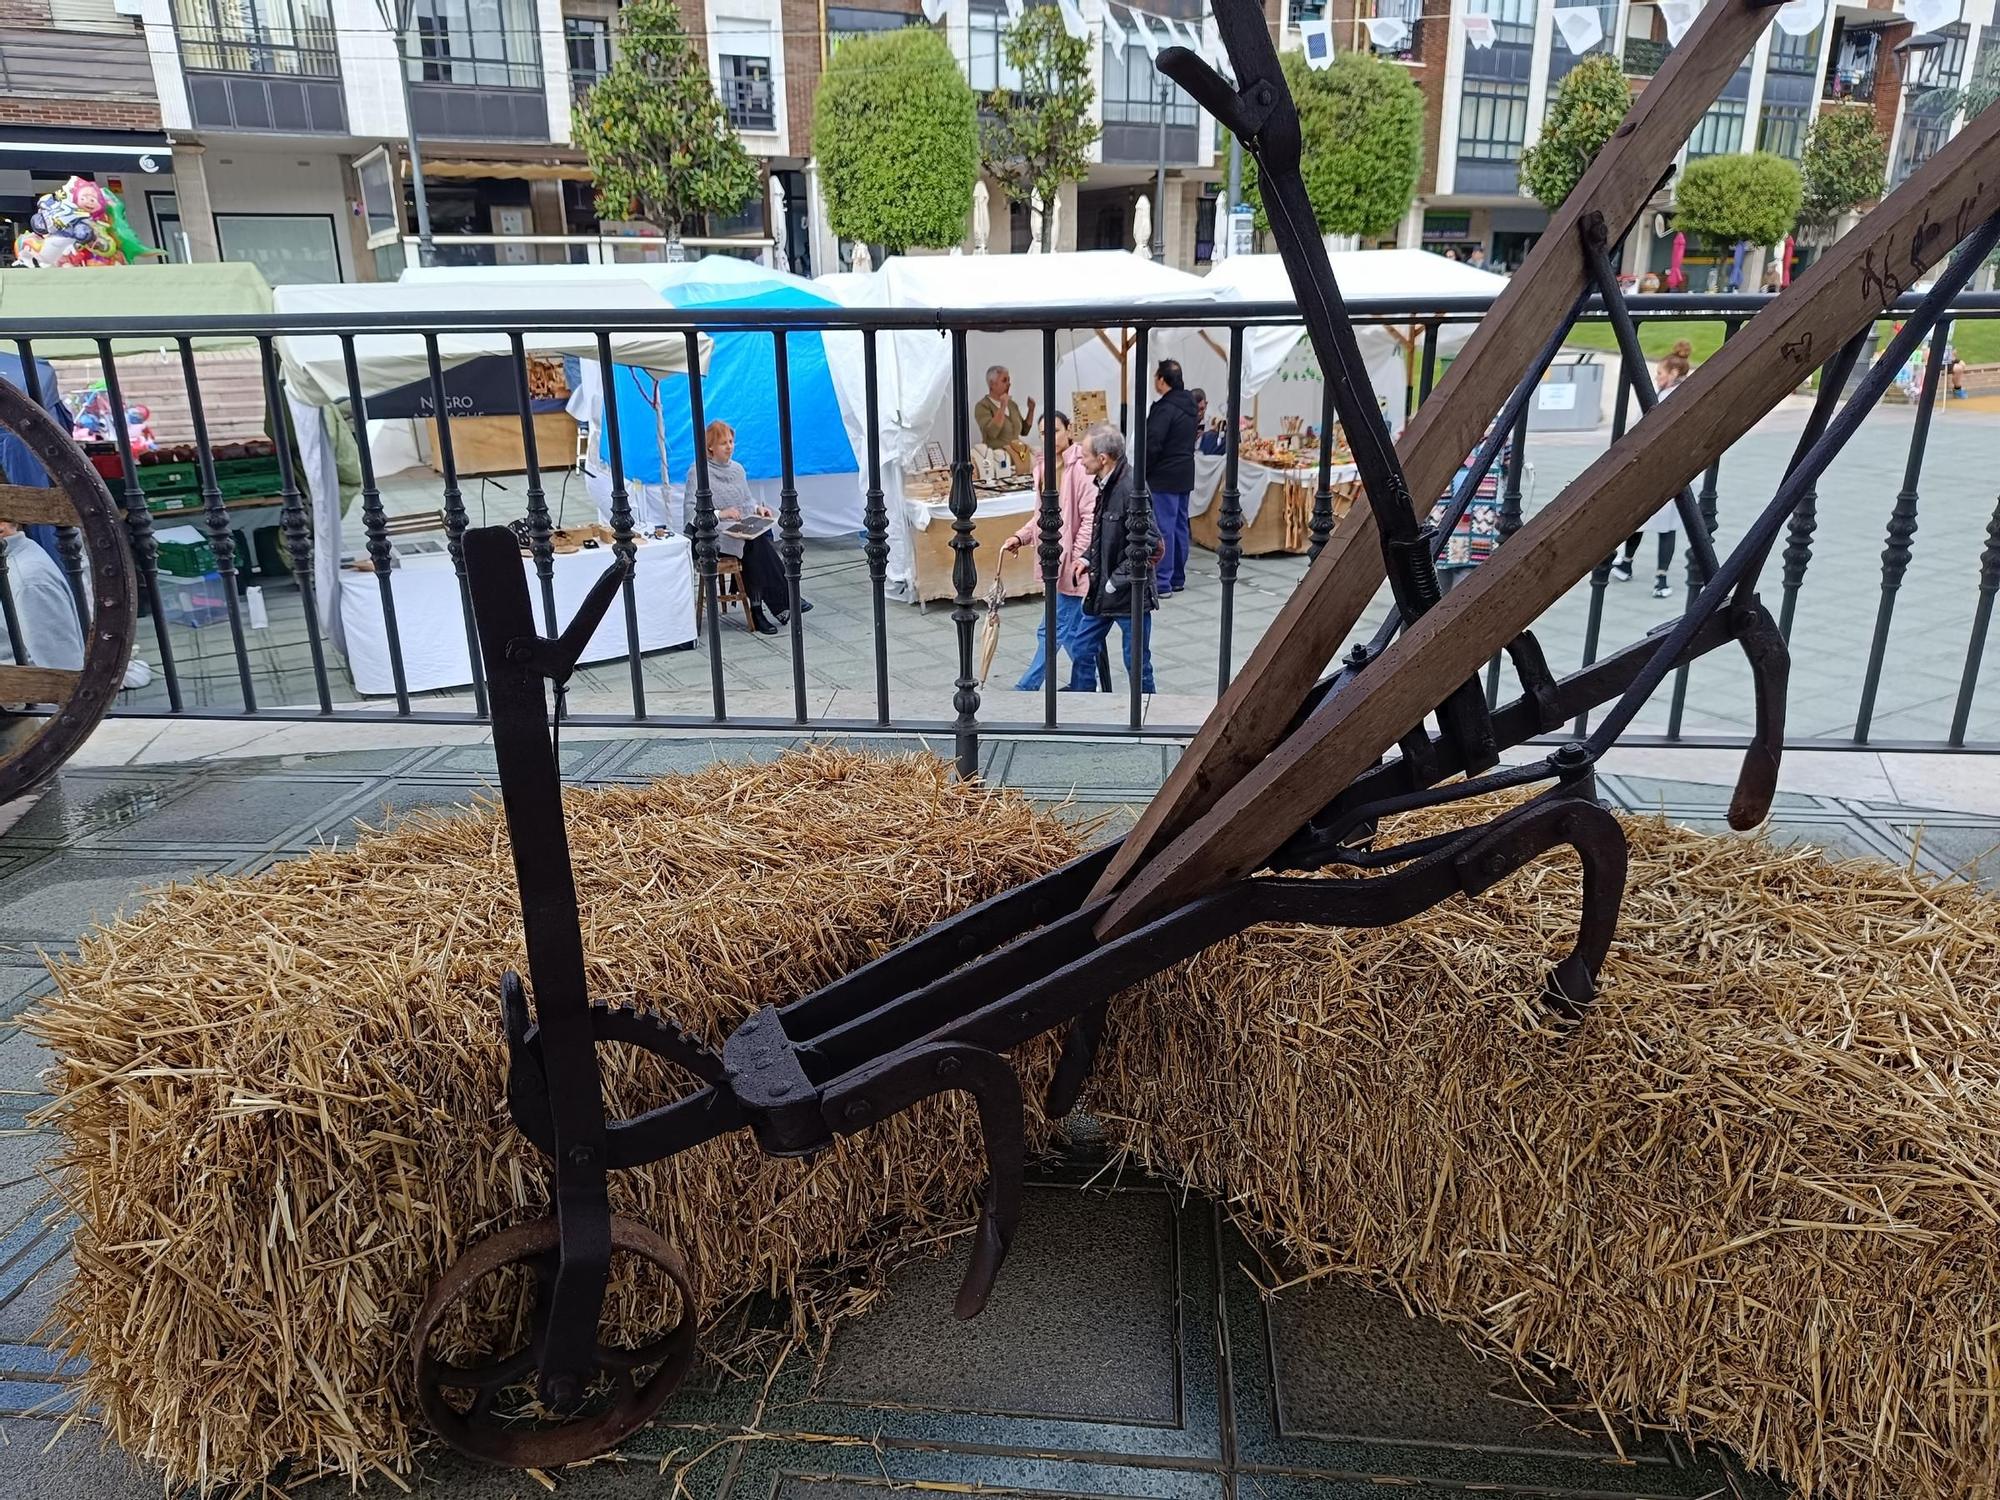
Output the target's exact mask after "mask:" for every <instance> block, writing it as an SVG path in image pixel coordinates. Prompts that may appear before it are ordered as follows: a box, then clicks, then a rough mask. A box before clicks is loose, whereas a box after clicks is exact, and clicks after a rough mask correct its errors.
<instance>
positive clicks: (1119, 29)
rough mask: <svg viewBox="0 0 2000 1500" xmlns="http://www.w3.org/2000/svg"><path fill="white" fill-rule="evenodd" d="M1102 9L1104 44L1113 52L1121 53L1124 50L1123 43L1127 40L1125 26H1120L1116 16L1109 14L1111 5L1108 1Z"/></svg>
mask: <svg viewBox="0 0 2000 1500" xmlns="http://www.w3.org/2000/svg"><path fill="white" fill-rule="evenodd" d="M1103 9H1104V45H1105V46H1107V47H1109V48H1110V49H1111V50H1112V51H1113V52H1118V53H1123V52H1124V50H1125V44H1126V40H1127V39H1126V36H1125V28H1124V27H1123V26H1120V25H1119V24H1118V18H1117V17H1116V16H1114V15H1112V14H1111V6H1110V4H1109V3H1108V0H1107V3H1106V4H1105V6H1104V7H1103Z"/></svg>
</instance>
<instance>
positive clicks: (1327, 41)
mask: <svg viewBox="0 0 2000 1500" xmlns="http://www.w3.org/2000/svg"><path fill="white" fill-rule="evenodd" d="M1299 44H1300V46H1302V47H1303V48H1304V49H1305V54H1306V66H1307V67H1309V68H1330V67H1332V66H1333V22H1331V21H1301V22H1299Z"/></svg>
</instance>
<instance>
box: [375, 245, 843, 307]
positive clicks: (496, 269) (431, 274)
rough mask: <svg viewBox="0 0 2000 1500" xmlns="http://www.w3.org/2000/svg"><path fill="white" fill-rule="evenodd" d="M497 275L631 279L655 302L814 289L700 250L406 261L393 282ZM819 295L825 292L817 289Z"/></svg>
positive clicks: (542, 282) (544, 280) (786, 275)
mask: <svg viewBox="0 0 2000 1500" xmlns="http://www.w3.org/2000/svg"><path fill="white" fill-rule="evenodd" d="M500 280H507V281H522V282H531V283H533V284H535V285H536V286H548V285H550V284H551V283H556V282H575V283H579V284H582V285H586V286H596V287H604V286H607V285H609V284H612V283H615V282H629V281H637V282H641V283H643V284H644V285H646V286H648V287H650V288H652V290H653V294H654V300H655V301H656V302H657V301H659V300H660V299H662V298H665V297H667V296H668V295H669V293H671V292H672V291H673V290H674V289H676V288H681V287H690V286H701V287H712V288H714V289H716V290H717V291H726V290H727V289H728V288H731V287H737V286H740V287H741V288H742V289H743V290H744V291H745V292H746V293H748V292H753V291H755V290H757V289H758V288H761V287H769V286H770V285H771V284H772V283H773V282H781V281H791V282H797V283H798V285H799V286H801V287H803V288H805V289H806V290H808V291H813V290H818V289H817V288H815V287H814V286H813V283H812V282H810V281H808V280H807V279H806V278H805V277H803V276H794V275H793V274H792V273H791V272H789V271H773V270H771V269H769V268H768V267H765V266H761V265H758V264H757V262H755V261H751V260H744V259H743V258H742V257H741V256H736V255H704V256H702V257H701V258H700V259H699V260H685V261H675V262H671V263H664V262H652V261H643V262H641V261H634V262H630V263H626V262H621V261H609V262H606V261H596V262H589V261H586V262H582V263H572V262H567V261H565V262H564V263H562V264H560V265H552V266H406V267H404V269H403V275H402V279H401V282H400V283H399V284H400V285H412V284H417V285H427V286H438V285H450V284H452V283H463V284H479V283H485V284H486V285H488V286H490V285H492V283H494V282H495V281H500ZM820 295H821V296H826V295H828V294H827V293H826V292H824V291H821V292H820ZM676 300H678V299H676Z"/></svg>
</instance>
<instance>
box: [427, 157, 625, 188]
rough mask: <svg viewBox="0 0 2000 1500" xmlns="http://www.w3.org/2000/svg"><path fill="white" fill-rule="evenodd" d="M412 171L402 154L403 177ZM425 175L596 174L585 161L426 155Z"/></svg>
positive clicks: (529, 177) (515, 178)
mask: <svg viewBox="0 0 2000 1500" xmlns="http://www.w3.org/2000/svg"><path fill="white" fill-rule="evenodd" d="M412 175H413V174H412V173H411V171H410V160H409V158H408V157H407V156H406V157H404V158H403V177H404V179H405V180H406V181H407V180H408V179H409V178H410V177H411V176H412ZM424 176H425V178H427V179H428V178H464V177H496V178H501V179H504V180H506V181H509V182H594V181H595V180H596V176H595V174H594V173H592V171H591V170H590V167H589V164H588V163H585V162H580V161H576V162H569V161H466V160H462V159H457V158H451V159H447V160H444V161H433V160H432V159H431V158H429V157H428V156H427V157H425V158H424Z"/></svg>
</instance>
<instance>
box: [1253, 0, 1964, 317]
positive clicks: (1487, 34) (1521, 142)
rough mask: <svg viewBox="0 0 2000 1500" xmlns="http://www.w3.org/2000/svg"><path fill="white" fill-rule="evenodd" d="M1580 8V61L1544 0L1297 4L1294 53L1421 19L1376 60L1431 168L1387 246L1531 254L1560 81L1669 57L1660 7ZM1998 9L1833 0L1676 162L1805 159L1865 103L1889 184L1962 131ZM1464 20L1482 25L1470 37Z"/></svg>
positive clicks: (1626, 258) (1631, 240)
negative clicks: (1584, 66)
mask: <svg viewBox="0 0 2000 1500" xmlns="http://www.w3.org/2000/svg"><path fill="white" fill-rule="evenodd" d="M1582 3H1583V4H1584V5H1585V6H1587V7H1588V8H1590V9H1593V10H1594V11H1595V12H1596V15H1597V28H1596V29H1598V30H1599V32H1600V35H1599V38H1598V40H1597V41H1596V42H1594V43H1593V44H1592V45H1591V46H1589V47H1587V48H1584V49H1582V50H1581V51H1575V50H1572V49H1571V48H1570V47H1569V46H1568V45H1567V44H1566V42H1565V41H1564V39H1563V36H1562V33H1561V30H1560V28H1558V27H1557V26H1556V24H1555V7H1554V6H1552V5H1549V4H1546V3H1543V4H1537V3H1535V0H1448V3H1445V4H1441V3H1440V0H1429V4H1428V5H1427V6H1425V7H1424V9H1423V11H1422V14H1421V16H1417V15H1416V14H1415V12H1414V10H1413V9H1411V8H1410V3H1409V0H1331V5H1330V7H1329V5H1328V0H1289V5H1290V8H1289V9H1288V11H1287V15H1286V30H1285V40H1286V44H1287V45H1297V38H1298V35H1299V32H1298V26H1299V23H1300V22H1301V21H1302V20H1308V21H1310V20H1317V19H1320V18H1322V17H1325V18H1328V19H1330V20H1331V21H1332V22H1333V28H1334V34H1335V37H1336V45H1337V46H1360V47H1365V46H1372V45H1373V43H1372V42H1371V40H1370V38H1369V36H1368V33H1367V31H1366V24H1367V21H1368V20H1369V19H1371V18H1375V17H1378V16H1393V17H1399V18H1402V17H1411V19H1409V22H1408V28H1407V38H1406V40H1405V41H1404V42H1403V43H1402V44H1401V45H1400V46H1398V47H1396V48H1394V49H1384V48H1379V47H1378V48H1376V49H1375V50H1377V51H1378V52H1381V53H1383V54H1384V55H1388V56H1393V57H1395V58H1396V59H1397V60H1398V61H1399V62H1401V63H1403V65H1405V66H1407V67H1408V68H1409V69H1410V71H1411V76H1412V78H1413V80H1414V81H1415V82H1416V83H1417V84H1418V86H1419V87H1420V88H1421V89H1422V90H1423V92H1424V96H1425V106H1426V108H1425V133H1426V140H1425V155H1424V170H1423V176H1422V179H1421V181H1420V182H1419V186H1418V196H1417V200H1416V202H1415V203H1414V204H1413V205H1412V207H1411V210H1410V213H1409V216H1408V217H1407V218H1406V219H1405V220H1404V222H1403V223H1402V224H1401V225H1400V226H1399V227H1398V229H1397V231H1396V233H1395V234H1394V235H1393V236H1387V235H1385V236H1383V237H1382V238H1381V240H1380V241H1379V243H1383V244H1391V243H1393V244H1400V245H1406V246H1421V247H1423V248H1425V249H1429V250H1435V251H1438V252H1440V253H1442V252H1443V251H1446V250H1451V251H1453V252H1455V253H1457V254H1459V255H1461V256H1466V255H1470V254H1471V253H1472V251H1473V250H1474V249H1478V250H1481V251H1483V252H1484V253H1485V257H1486V259H1487V262H1488V263H1489V264H1491V265H1493V266H1494V267H1496V268H1498V269H1509V268H1511V267H1514V266H1517V265H1519V264H1520V262H1521V261H1522V260H1523V259H1524V258H1525V257H1526V255H1527V253H1528V251H1529V250H1530V249H1531V248H1532V247H1533V245H1534V243H1535V241H1536V239H1537V238H1538V237H1539V236H1540V233H1541V231H1542V229H1543V227H1544V226H1545V225H1546V224H1547V223H1548V213H1547V211H1546V210H1544V209H1543V208H1542V207H1541V205H1540V204H1539V203H1537V202H1535V201H1534V200H1533V199H1532V198H1529V197H1526V196H1524V194H1523V192H1522V190H1521V188H1520V162H1521V152H1522V150H1523V149H1524V148H1526V147H1527V146H1530V145H1532V144H1533V143H1534V142H1535V140H1536V139H1537V138H1538V137H1539V135H1540V133H1541V127H1542V123H1543V121H1544V120H1545V119H1546V118H1547V116H1548V110H1549V106H1550V103H1551V102H1552V101H1553V99H1554V98H1555V94H1556V90H1557V88H1558V86H1559V85H1560V84H1561V82H1562V80H1563V78H1564V77H1565V76H1566V75H1567V74H1568V73H1569V71H1570V69H1572V68H1574V67H1575V66H1576V65H1577V63H1578V62H1580V61H1581V60H1582V59H1583V58H1584V57H1587V56H1590V55H1592V54H1593V53H1610V54H1611V55H1613V56H1616V57H1617V58H1618V59H1619V61H1620V64H1621V66H1622V69H1623V71H1624V74H1625V77H1626V79H1627V81H1628V82H1629V83H1630V85H1631V86H1632V88H1633V89H1634V90H1640V89H1643V88H1644V87H1645V85H1646V82H1647V80H1649V79H1650V78H1651V77H1652V76H1653V75H1654V74H1655V73H1656V72H1658V70H1659V68H1660V66H1661V64H1662V63H1664V62H1665V60H1666V58H1667V57H1668V55H1669V54H1670V53H1671V52H1672V50H1673V44H1672V42H1671V41H1670V40H1669V38H1668V30H1667V23H1666V18H1665V16H1664V15H1663V14H1662V13H1661V10H1660V7H1659V6H1658V5H1657V4H1656V3H1653V0H1582ZM1564 8H1565V9H1568V8H1569V6H1568V4H1565V6H1564ZM1993 11H1994V6H1993V0H1965V3H1964V5H1963V6H1962V8H1961V14H1960V17H1959V19H1958V20H1956V21H1955V22H1953V23H1952V24H1950V25H1949V26H1945V27H1942V28H1939V29H1938V30H1936V31H1933V32H1930V33H1926V34H1923V35H1918V36H1913V35H1912V27H1911V25H1910V23H1909V22H1908V21H1907V20H1905V19H1904V18H1903V16H1902V13H1901V12H1902V5H1901V3H1900V0H1867V3H1859V4H1848V3H1835V0H1829V3H1828V4H1827V6H1826V7H1825V11H1824V14H1823V16H1822V18H1821V20H1820V22H1819V24H1818V25H1817V26H1815V27H1814V28H1813V29H1812V30H1811V31H1810V32H1809V33H1807V34H1805V35H1802V36H1793V35H1791V34H1789V33H1787V32H1786V31H1784V30H1783V29H1782V28H1781V27H1779V26H1776V25H1773V26H1771V27H1769V28H1767V29H1766V31H1765V32H1764V34H1763V36H1762V37H1761V38H1759V40H1758V42H1757V45H1756V46H1755V47H1754V48H1753V49H1752V50H1751V51H1750V53H1749V54H1748V55H1747V56H1746V57H1745V58H1744V59H1743V62H1742V65H1741V66H1740V67H1739V68H1738V69H1737V70H1736V72H1735V74H1734V75H1733V76H1732V77H1731V78H1730V80H1729V81H1728V83H1726V84H1725V85H1724V86H1723V88H1722V90H1721V93H1720V95H1719V97H1718V98H1717V100H1716V102H1715V104H1714V105H1713V106H1712V107H1711V108H1710V109H1709V110H1708V112H1707V113H1706V114H1705V115H1703V117H1702V119H1701V121H1700V123H1699V124H1698V125H1697V126H1696V128H1695V130H1694V132H1693V134H1692V136H1691V137H1690V139H1689V141H1688V143H1687V145H1686V147H1685V148H1684V149H1683V151H1682V153H1681V157H1680V162H1681V164H1683V165H1684V164H1685V163H1686V162H1688V161H1691V160H1695V159H1698V158H1700V157H1703V156H1711V155H1717V154H1720V153H1724V152H1733V151H1770V152H1774V153H1776V154H1777V155H1780V156H1785V157H1789V158H1790V159H1792V160H1793V161H1797V160H1798V159H1799V157H1800V155H1801V154H1802V152H1803V151H1804V148H1805V140H1806V133H1807V131H1808V129H1809V128H1810V126H1811V124H1812V121H1813V120H1814V118H1816V117H1817V116H1818V115H1819V114H1821V113H1823V112H1825V111H1828V110H1833V109H1839V108H1843V107H1846V106H1849V105H1853V104H1863V105H1866V106H1868V107H1869V108H1871V109H1873V110H1874V112H1875V116H1876V120H1877V128H1878V130H1879V131H1880V132H1881V134H1882V135H1883V137H1884V138H1885V139H1886V140H1887V141H1888V143H1889V172H1888V182H1889V185H1891V186H1893V185H1894V184H1895V183H1897V182H1900V181H1901V180H1902V179H1903V178H1904V177H1906V176H1907V175H1908V174H1909V173H1910V171H1912V170H1913V169H1914V168H1915V167H1916V166H1918V165H1920V164H1921V163H1922V162H1923V161H1924V160H1926V159H1927V158H1928V157H1929V156H1930V154H1931V153H1932V152H1934V151H1935V150H1936V149H1937V148H1938V147H1939V146H1940V145H1942V144H1943V143H1944V141H1945V140H1947V139H1949V138H1950V135H1951V133H1952V132H1953V131H1954V130H1956V129H1957V128H1958V126H1959V125H1960V124H1961V123H1962V119H1961V118H1960V117H1959V114H1958V94H1957V90H1958V88H1959V86H1960V84H1961V83H1962V82H1963V81H1964V79H1966V78H1967V77H1969V76H1970V74H1971V70H1972V68H1973V67H1974V66H1975V65H1976V63H1977V61H1978V60H1979V59H1980V58H1981V57H1982V56H1990V55H1991V54H1992V53H1993V52H1994V51H1995V50H1996V48H2000V30H1996V28H1995V26H1994V24H1993V21H1994V15H1993ZM1468 17H1472V18H1479V19H1475V20H1473V21H1472V22H1471V23H1470V24H1468V21H1467V18H1468ZM1489 38H1490V40H1489ZM1672 212H1673V194H1672V189H1671V187H1669V188H1668V189H1667V190H1666V191H1665V192H1663V193H1661V194H1660V195H1658V196H1657V197H1656V198H1655V200H1654V202H1653V203H1652V204H1651V205H1650V206H1649V208H1648V210H1647V211H1646V212H1645V213H1643V214H1642V215H1641V216H1640V219H1639V222H1638V223H1637V224H1636V225H1635V226H1634V228H1633V230H1632V233H1631V235H1630V236H1629V237H1628V238H1627V240H1626V242H1625V244H1624V246H1623V253H1622V269H1623V270H1624V271H1625V272H1626V274H1628V275H1632V276H1635V277H1637V276H1643V275H1644V274H1645V273H1646V272H1648V271H1651V272H1656V273H1661V272H1664V271H1665V270H1666V268H1667V266H1668V263H1669V259H1670V257H1671V254H1672V243H1671V236H1672V233H1673V217H1672ZM1807 253H1808V254H1809V253H1810V252H1809V251H1808V252H1807ZM1685 270H1686V272H1687V274H1688V276H1689V279H1690V284H1691V285H1692V286H1694V287H1695V288H1696V289H1700V290H1705V289H1707V288H1708V286H1709V285H1710V284H1711V282H1713V283H1716V284H1726V277H1727V268H1726V267H1725V266H1724V265H1722V264H1721V263H1720V262H1718V261H1716V260H1714V259H1713V258H1712V257H1704V256H1703V255H1701V254H1700V253H1699V252H1698V251H1697V252H1693V253H1691V254H1690V255H1689V257H1688V259H1687V260H1686V262H1685Z"/></svg>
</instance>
